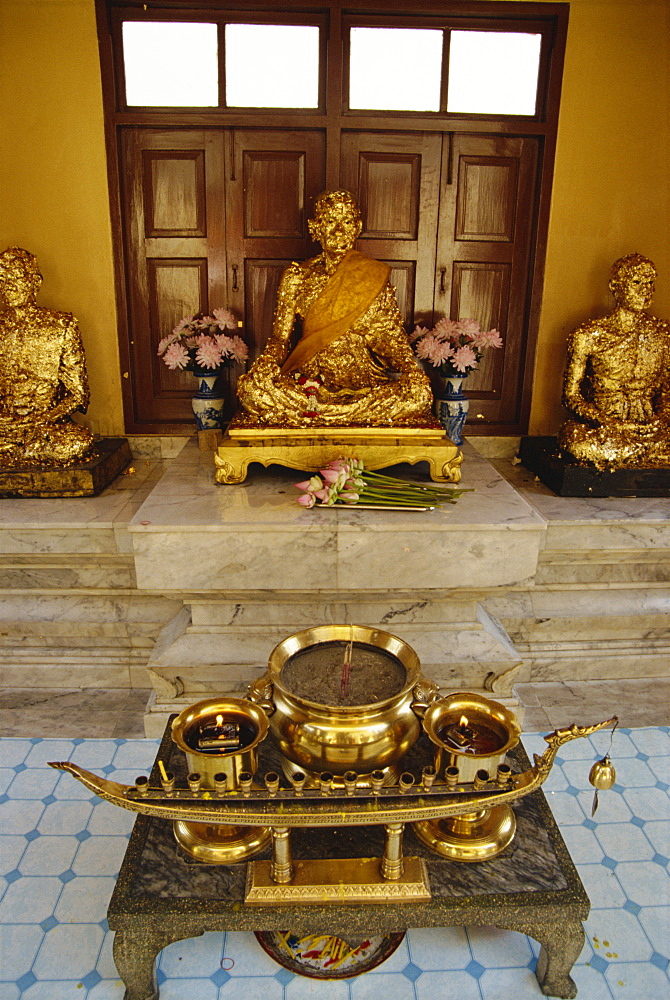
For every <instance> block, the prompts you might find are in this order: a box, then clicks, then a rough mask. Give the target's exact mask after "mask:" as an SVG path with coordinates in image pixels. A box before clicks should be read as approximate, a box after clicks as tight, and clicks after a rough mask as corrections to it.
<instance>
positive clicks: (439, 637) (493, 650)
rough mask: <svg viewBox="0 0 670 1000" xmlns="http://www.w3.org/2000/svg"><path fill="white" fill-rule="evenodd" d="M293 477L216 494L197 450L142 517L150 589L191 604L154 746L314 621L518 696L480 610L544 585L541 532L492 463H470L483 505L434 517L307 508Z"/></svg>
mask: <svg viewBox="0 0 670 1000" xmlns="http://www.w3.org/2000/svg"><path fill="white" fill-rule="evenodd" d="M397 471H398V472H400V473H401V474H402V475H404V476H407V477H411V476H413V475H419V476H420V475H421V473H420V472H419V473H417V472H415V471H413V470H412V469H410V468H409V467H407V466H405V467H402V469H399V470H397ZM297 478H299V477H297V474H296V473H295V472H291V471H289V470H281V469H279V470H278V469H271V470H259V471H258V472H257V473H256V472H254V475H253V477H251V478H249V480H248V481H247V482H245V483H244V484H242V485H240V486H215V485H213V484H212V474H211V465H210V463H209V461H208V456H206V455H203V453H202V452H199V451H198V450H197V449H196V448H195V447H193V446H191V445H189V446H188V447H186V448H185V449H184V450H183V451H182V453H181V454H180V455H179V457H178V458H177V459H176V460H175V461H174V462H172V463H171V465H170V468H169V469H168V470H167V471H166V473H165V475H164V476H163V478H162V479H161V481H160V483H159V484H158V485H157V486H156V488H155V489H154V490H153V492H152V493H151V495H150V496H149V497H148V498H147V499H146V500H145V502H144V503H143V504H142V506H141V508H140V509H139V510H138V511H137V513H136V514H135V515H134V517H133V518H132V520H131V522H130V524H129V531H130V533H131V535H132V538H133V548H134V552H135V568H136V573H137V585H138V588H140V589H147V590H151V591H153V592H162V593H164V594H169V593H174V594H179V595H181V596H182V598H183V600H184V608H183V610H182V611H181V612H180V613H179V614H178V615H177V616H176V617H175V618H174V619H173V621H171V622H170V623H169V624H168V625H167V626H166V627H165V629H164V630H163V631H162V632H161V634H160V636H159V638H158V641H157V643H156V647H155V649H154V651H153V653H152V655H151V657H150V659H149V662H148V667H149V671H150V676H151V680H152V683H153V684H154V687H155V689H156V699H155V702H154V704H153V705H152V707H151V713H150V716H149V718H148V720H147V734H148V735H157V734H158V733H159V732H161V731H162V728H163V727H164V725H165V721H166V718H167V715H168V714H169V713H170V712H172V711H176V710H180V708H181V707H184V706H186V705H188V704H190V703H191V702H192V701H194V700H197V699H198V698H201V697H205V695H206V694H208V693H210V692H212V691H219V692H221V691H223V692H226V693H234V692H238V691H239V690H240V687H241V686H244V685H246V684H248V683H250V682H251V681H253V680H254V679H255V677H257V676H258V675H259V673H262V672H263V671H264V669H265V665H266V663H267V657H268V654H269V652H270V651H271V649H272V648H273V646H274V645H275V644H276V643H278V642H280V641H281V640H282V639H283V638H285V637H286V636H287V635H290V634H291V633H292V632H295V631H298V630H299V629H301V628H306V627H308V626H311V625H314V624H316V623H320V624H321V623H328V622H353V623H357V624H368V625H377V626H380V627H381V628H385V629H387V630H388V631H391V632H393V633H395V634H397V635H398V636H400V637H401V638H402V639H404V640H405V641H406V642H409V643H410V644H411V645H412V646H414V648H415V649H416V651H417V653H418V654H419V657H420V658H421V662H422V664H423V669H424V672H425V673H426V675H427V676H429V677H430V678H431V679H433V680H435V681H436V682H437V683H438V684H440V685H441V686H444V687H446V688H448V689H450V690H452V691H453V690H455V689H458V688H462V687H466V688H467V689H469V690H488V691H490V692H494V693H495V694H496V695H497V696H498V697H500V698H502V699H505V698H506V697H507V698H511V697H512V688H511V685H512V681H513V679H514V677H515V676H516V673H517V672H518V670H519V669H520V668H521V665H522V664H521V659H520V657H519V656H518V654H517V653H516V651H515V650H514V648H513V646H512V645H511V643H510V642H509V639H508V636H507V635H506V633H505V631H504V629H503V628H501V626H500V624H499V623H498V622H497V621H495V620H494V619H493V618H492V617H491V616H490V615H489V614H488V613H487V611H486V610H485V608H484V606H483V604H482V601H481V597H482V595H483V594H484V593H488V592H489V591H490V590H491V588H499V587H504V588H508V587H513V586H527V585H528V584H529V583H531V582H532V578H533V575H534V573H535V569H536V566H537V561H538V557H539V551H540V548H541V545H542V541H543V537H544V530H545V526H544V523H543V521H542V519H541V518H540V517H539V516H538V515H537V513H536V512H535V511H534V510H533V508H532V507H531V506H530V505H529V504H528V503H527V502H526V501H525V500H524V499H523V498H522V497H520V495H519V494H518V493H517V492H516V491H515V490H514V489H512V488H511V487H510V486H509V484H507V483H506V482H505V480H504V478H503V477H502V476H501V475H500V474H499V473H498V472H497V471H496V470H495V469H494V468H493V467H492V466H491V464H490V463H489V462H488V461H486V460H485V459H483V458H481V457H480V456H478V455H477V454H476V452H474V450H472V449H471V450H470V453H469V455H468V459H467V465H466V466H465V467H464V473H463V480H462V482H461V484H460V485H461V486H462V487H465V488H467V489H471V490H472V491H473V492H471V493H467V494H465V495H464V496H462V497H461V498H460V499H459V501H458V503H457V504H455V505H449V506H446V507H444V508H440V509H437V510H433V511H428V512H417V511H406V510H401V511H369V510H368V511H356V510H355V509H353V510H351V509H347V510H344V509H332V508H324V509H317V508H313V509H312V510H305V509H304V508H302V507H300V505H298V504H297V503H296V502H295V498H296V496H297V491H296V490H295V486H294V484H295V482H296V479H297ZM185 591H190V594H185V593H184V592H185Z"/></svg>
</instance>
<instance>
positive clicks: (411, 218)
mask: <svg viewBox="0 0 670 1000" xmlns="http://www.w3.org/2000/svg"><path fill="white" fill-rule="evenodd" d="M358 171H359V176H358V191H359V197H360V205H359V207H360V209H361V212H362V215H363V220H364V225H363V232H362V234H361V235H362V236H364V237H367V238H368V239H386V240H388V239H391V240H416V239H417V236H418V220H419V204H420V196H421V192H420V184H421V155H420V154H419V153H414V154H404V153H395V154H393V153H391V152H388V153H372V152H368V151H363V152H361V153H360V155H359V161H358Z"/></svg>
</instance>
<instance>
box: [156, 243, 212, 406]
mask: <svg viewBox="0 0 670 1000" xmlns="http://www.w3.org/2000/svg"><path fill="white" fill-rule="evenodd" d="M147 276H148V282H149V315H150V320H151V329H152V330H172V328H173V327H175V326H176V325H177V323H178V322H179V320H180V319H181V318H182V317H183V316H185V315H190V314H191V313H193V312H200V310H202V309H205V310H206V308H207V305H206V303H207V261H206V260H202V259H201V260H198V259H193V260H188V261H184V260H155V259H152V258H149V259H148V260H147ZM194 305H195V308H194ZM152 346H153V345H152ZM152 363H153V368H154V373H153V379H154V385H155V386H156V387H157V389H158V392H159V394H160V396H161V397H162V396H164V395H165V394H173V395H174V394H176V395H177V396H178V397H183V395H184V392H188V393H189V395H192V394H193V376H192V375H191V374H190V373H189V372H181V371H171V370H170V369H169V368H167V367H166V365H164V364H163V362H162V361H161V360H160V358H159V357H158V355H157V354H156V351H155V350H154V351H153V358H152Z"/></svg>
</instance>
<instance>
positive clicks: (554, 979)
mask: <svg viewBox="0 0 670 1000" xmlns="http://www.w3.org/2000/svg"><path fill="white" fill-rule="evenodd" d="M528 933H529V934H530V935H531V937H534V938H535V940H536V941H539V942H540V944H541V945H542V948H541V950H540V957H539V958H538V960H537V969H536V970H535V975H536V976H537V981H538V983H539V984H540V989H541V990H542V992H543V993H544V995H545V996H550V997H561V998H562V1000H573V997H576V996H577V987H576V985H575V982H574V980H573V979H572V976H571V975H570V970H571V969H572V966H573V965H574V964H575V962H576V961H577V959H578V958H579V955H580V952H581V950H582V948H583V947H584V938H585V934H584V928H583V927H582V924H581V921H579V920H569V919H561V918H560V917H558V918H557V919H556V922H555V923H552V924H548V923H547V924H543V925H542V926H538V925H534V926H533V927H532V928H530V929H529V930H528Z"/></svg>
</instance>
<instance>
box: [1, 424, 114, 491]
mask: <svg viewBox="0 0 670 1000" xmlns="http://www.w3.org/2000/svg"><path fill="white" fill-rule="evenodd" d="M132 460H133V456H132V454H131V452H130V445H129V444H128V441H127V440H126V438H101V439H100V440H99V441H96V442H95V444H94V446H93V450H92V452H91V457H90V458H88V459H84V460H83V461H81V462H76V463H75V464H74V465H67V466H65V467H62V466H54V467H52V468H46V469H40V468H30V467H27V466H26V467H25V468H21V467H20V466H18V467H15V468H13V469H2V468H0V498H2V499H5V498H7V497H97V495H98V493H102V491H103V490H104V489H106V488H107V487H108V486H109V485H110V483H112V482H113V481H114V480H115V479H116V477H117V476H118V475H119V474H120V473H121V472H122V471H123V470H124V469H125V467H126V466H127V465H130V463H131V462H132Z"/></svg>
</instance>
